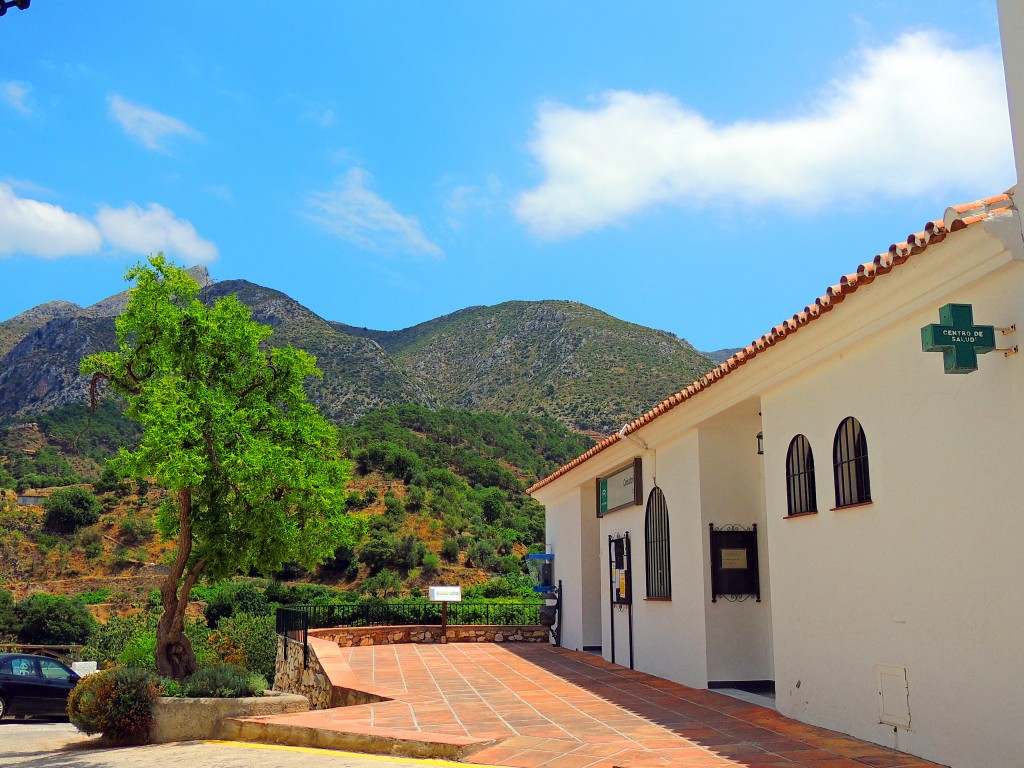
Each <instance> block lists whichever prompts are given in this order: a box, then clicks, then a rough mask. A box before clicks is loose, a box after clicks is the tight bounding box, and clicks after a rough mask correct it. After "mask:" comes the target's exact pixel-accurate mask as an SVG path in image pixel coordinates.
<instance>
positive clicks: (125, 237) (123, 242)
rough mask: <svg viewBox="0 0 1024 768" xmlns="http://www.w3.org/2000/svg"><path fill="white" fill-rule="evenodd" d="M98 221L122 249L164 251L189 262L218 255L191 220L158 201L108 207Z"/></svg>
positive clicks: (101, 212)
mask: <svg viewBox="0 0 1024 768" xmlns="http://www.w3.org/2000/svg"><path fill="white" fill-rule="evenodd" d="M96 223H97V224H98V225H99V228H100V231H101V232H102V233H103V236H104V237H105V238H106V239H107V241H108V242H109V243H110V244H111V245H113V246H114V247H115V248H120V249H121V250H125V251H131V252H133V253H139V254H148V253H153V252H155V251H163V252H164V253H166V254H168V255H169V256H175V257H177V258H180V259H181V260H182V261H184V262H186V263H188V264H195V263H197V262H205V261H212V260H213V259H216V258H217V256H218V253H217V246H216V245H214V244H213V243H212V242H210V241H209V240H204V239H203V238H201V237H200V236H199V233H198V232H196V228H195V227H194V226H192V223H191V222H190V221H187V220H185V219H179V218H177V217H176V216H175V215H174V212H173V211H170V210H168V209H167V208H164V207H163V206H162V205H158V204H156V203H150V204H149V205H147V206H146V207H145V208H140V207H139V206H137V205H135V204H134V203H133V204H130V205H127V206H125V207H124V208H110V207H106V206H105V207H103V208H101V209H100V211H99V213H97V214H96Z"/></svg>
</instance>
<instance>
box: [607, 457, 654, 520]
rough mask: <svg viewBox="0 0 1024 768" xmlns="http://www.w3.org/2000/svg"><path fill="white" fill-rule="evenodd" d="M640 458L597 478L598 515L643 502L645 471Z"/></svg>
mask: <svg viewBox="0 0 1024 768" xmlns="http://www.w3.org/2000/svg"><path fill="white" fill-rule="evenodd" d="M641 466H642V464H641V461H640V459H639V458H636V459H633V461H632V462H631V463H630V464H628V465H626V466H625V467H623V468H622V469H619V470H616V471H615V472H613V473H612V474H610V475H606V476H605V477H599V478H597V516H598V517H602V516H603V515H604V514H605V513H607V512H614V511H615V510H616V509H622V508H623V507H630V506H634V505H637V504H643V501H644V490H643V472H642V471H641Z"/></svg>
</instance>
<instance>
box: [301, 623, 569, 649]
mask: <svg viewBox="0 0 1024 768" xmlns="http://www.w3.org/2000/svg"><path fill="white" fill-rule="evenodd" d="M309 636H310V637H319V638H322V639H324V640H330V641H331V642H333V643H337V644H338V645H339V646H341V647H342V648H352V647H355V646H363V645H395V644H398V643H546V642H548V638H549V633H548V629H547V628H546V627H541V626H537V625H535V624H529V625H522V626H510V627H507V626H500V625H490V624H489V625H473V624H458V625H449V626H448V628H447V632H442V630H441V627H439V626H431V625H422V626H419V625H414V626H393V627H331V628H328V629H311V630H309Z"/></svg>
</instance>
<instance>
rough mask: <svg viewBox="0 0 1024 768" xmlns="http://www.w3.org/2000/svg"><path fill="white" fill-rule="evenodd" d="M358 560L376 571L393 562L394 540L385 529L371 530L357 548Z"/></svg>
mask: <svg viewBox="0 0 1024 768" xmlns="http://www.w3.org/2000/svg"><path fill="white" fill-rule="evenodd" d="M359 560H360V562H362V563H365V564H366V565H367V566H369V568H370V570H371V571H373V572H374V573H376V572H377V571H379V570H381V569H382V568H386V567H388V566H389V565H393V564H394V562H395V540H394V538H392V536H391V534H390V533H388V532H387V531H386V530H379V529H375V530H371V531H370V535H369V536H368V537H367V539H366V541H365V542H364V543H363V545H362V546H361V547H360V548H359Z"/></svg>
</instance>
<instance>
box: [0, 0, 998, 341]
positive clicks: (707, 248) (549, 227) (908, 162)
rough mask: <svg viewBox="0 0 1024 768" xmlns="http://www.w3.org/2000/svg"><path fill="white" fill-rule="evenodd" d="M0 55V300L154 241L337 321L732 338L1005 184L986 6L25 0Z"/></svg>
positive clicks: (136, 252)
mask: <svg viewBox="0 0 1024 768" xmlns="http://www.w3.org/2000/svg"><path fill="white" fill-rule="evenodd" d="M0 61H2V62H3V65H2V67H0V278H2V284H3V290H2V291H0V320H2V319H6V318H8V317H11V316H13V315H15V314H17V313H19V312H21V311H24V310H25V309H28V308H30V307H32V306H34V305H36V304H39V303H41V302H43V301H48V300H52V299H64V300H68V301H74V302H76V303H78V304H81V305H83V306H85V305H88V304H90V303H92V302H95V301H98V300H100V299H101V298H104V297H105V296H107V295H109V294H111V293H114V292H116V291H118V290H121V289H122V288H123V286H124V284H123V281H122V276H123V274H124V271H125V270H126V268H127V267H128V266H130V265H131V264H132V263H134V262H135V261H137V260H139V259H140V258H143V257H144V256H145V255H146V254H147V253H149V252H152V251H156V250H163V251H165V252H166V253H167V254H168V255H169V256H171V257H172V258H173V259H174V260H176V261H177V262H178V263H180V264H183V265H191V264H197V263H204V264H206V265H207V266H208V268H209V270H210V272H211V275H212V276H213V277H214V279H218V280H223V279H232V278H244V279H247V280H251V281H253V282H256V283H260V284H263V285H267V286H270V287H273V288H277V289H279V290H282V291H284V292H286V293H288V294H289V295H291V296H293V297H294V298H295V299H297V300H299V301H300V302H302V303H303V304H305V305H307V306H309V307H310V308H311V309H313V310H314V311H316V312H317V313H319V314H320V315H322V316H324V317H325V318H328V319H331V320H340V321H342V322H345V323H350V324H352V325H357V326H367V327H371V328H378V329H389V330H390V329H398V328H404V327H408V326H410V325H414V324H416V323H419V322H423V321H425V320H429V319H431V318H433V317H436V316H439V315H442V314H446V313H448V312H453V311H455V310H457V309H461V308H463V307H466V306H471V305H476V304H497V303H500V302H503V301H508V300H513V299H525V300H535V299H570V300H574V301H580V302H583V303H586V304H589V305H591V306H594V307H597V308H598V309H601V310H603V311H605V312H608V313H610V314H612V315H615V316H616V317H619V318H622V319H624V320H628V321H631V322H636V323H640V324H643V325H647V326H651V327H654V328H660V329H663V330H668V331H672V332H674V333H676V334H678V335H680V336H683V337H685V338H687V339H689V340H690V341H691V342H693V343H694V344H695V345H696V346H697V347H698V348H700V349H705V350H710V349H717V348H720V347H728V346H740V345H743V344H746V343H748V342H750V341H751V340H752V339H753V338H755V337H758V336H760V335H761V334H762V333H764V332H766V331H767V330H768V329H769V328H770V327H771V326H772V325H774V324H776V323H778V322H780V321H781V320H783V319H784V318H786V317H789V316H790V315H792V314H793V313H794V312H796V311H799V310H800V309H802V308H803V307H804V306H805V305H806V304H807V303H808V302H810V301H812V300H813V299H814V298H815V297H816V296H818V295H819V294H821V293H822V292H823V291H824V289H825V288H826V286H828V285H830V284H832V283H834V282H837V281H838V279H839V277H840V276H841V275H842V274H843V273H845V272H849V271H852V270H853V269H854V268H855V267H856V265H857V264H859V263H860V262H863V261H867V260H869V259H871V258H872V257H873V256H874V254H876V253H878V252H880V251H884V250H886V249H887V248H888V246H889V244H890V243H892V242H893V241H897V240H903V239H904V238H905V237H906V236H907V235H908V234H910V233H911V232H914V231H917V230H919V229H920V228H921V227H922V226H923V225H924V223H925V222H926V221H928V220H930V219H934V218H939V217H941V215H942V212H943V210H944V209H945V207H946V206H947V205H951V204H955V203H959V202H965V201H970V200H974V199H977V198H979V197H984V196H988V195H992V194H998V193H1000V192H1002V191H1004V190H1005V189H1007V188H1008V187H1009V186H1011V185H1012V184H1013V183H1014V181H1015V172H1014V168H1013V157H1012V151H1011V146H1010V135H1009V124H1008V118H1007V109H1006V101H1005V92H1004V86H1003V79H1002V77H1003V76H1002V68H1001V59H1000V53H999V30H998V24H997V17H996V4H995V1H994V0H991V1H986V2H972V1H971V0H966V1H961V2H955V3H954V2H944V1H942V0H939V1H937V2H911V1H906V0H903V1H900V2H895V1H893V2H865V3H857V4H852V3H796V2H780V3H761V4H755V3H747V2H716V3H701V4H697V3H685V2H644V3H611V2H594V1H593V0H591V1H589V2H559V3H540V2H516V3H512V2H508V3H489V2H488V3H483V2H439V3H413V2H402V3H398V2H357V1H356V0H353V1H352V2H333V1H330V2H328V1H327V0H321V1H319V2H317V1H315V0H310V1H308V2H301V3H284V2H268V1H260V0H248V1H247V2H229V1H227V0H225V1H222V2H206V3H201V2H180V0H179V1H177V2H166V1H164V0H147V2H144V3H140V2H129V1H128V0H107V1H106V2H84V1H83V0H76V2H60V1H59V0H33V2H32V5H31V7H30V8H29V9H27V10H25V11H18V10H14V9H12V10H10V11H8V13H7V14H6V15H5V16H3V17H2V18H0Z"/></svg>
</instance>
